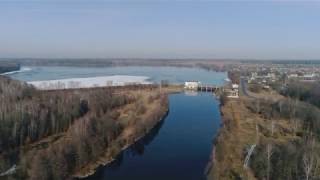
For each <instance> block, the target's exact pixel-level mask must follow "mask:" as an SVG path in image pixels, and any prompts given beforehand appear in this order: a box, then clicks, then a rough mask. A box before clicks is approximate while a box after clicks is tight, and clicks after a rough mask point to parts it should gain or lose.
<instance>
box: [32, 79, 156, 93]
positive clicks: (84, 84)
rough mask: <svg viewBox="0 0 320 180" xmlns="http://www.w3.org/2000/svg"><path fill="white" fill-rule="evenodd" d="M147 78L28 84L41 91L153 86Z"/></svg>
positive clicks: (35, 82)
mask: <svg viewBox="0 0 320 180" xmlns="http://www.w3.org/2000/svg"><path fill="white" fill-rule="evenodd" d="M148 80H149V77H146V76H126V75H114V76H99V77H89V78H69V79H58V80H46V81H29V82H27V83H28V84H31V85H33V86H35V87H36V88H37V89H40V90H53V89H77V88H92V87H105V86H125V85H134V84H151V82H149V81H148Z"/></svg>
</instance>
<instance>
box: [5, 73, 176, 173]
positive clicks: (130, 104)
mask: <svg viewBox="0 0 320 180" xmlns="http://www.w3.org/2000/svg"><path fill="white" fill-rule="evenodd" d="M0 87H1V88H2V90H3V93H4V96H2V101H1V103H6V105H7V107H9V105H10V107H11V106H12V107H13V108H10V111H5V110H1V111H0V112H1V113H2V114H4V115H6V116H1V118H5V119H3V121H5V122H6V121H10V122H12V123H11V124H18V123H19V122H20V121H19V120H20V119H19V118H18V119H13V118H8V119H7V117H11V116H10V114H11V113H12V114H16V111H19V110H21V109H27V108H28V107H29V106H32V107H33V108H34V109H35V110H34V111H28V112H27V113H28V114H30V116H28V118H31V117H34V118H33V119H27V120H28V121H27V122H30V123H35V122H34V121H37V122H38V123H35V124H38V126H36V127H33V129H32V131H31V130H29V131H28V132H30V133H29V134H28V137H25V139H26V140H24V141H23V142H20V145H19V144H18V143H19V142H17V144H18V145H19V146H18V145H17V146H16V147H15V146H14V145H15V144H12V143H11V146H9V145H8V146H6V144H4V145H3V148H1V149H2V151H1V152H0V153H1V154H0V157H2V158H4V159H2V158H1V159H0V163H1V169H0V172H1V173H2V172H6V170H8V169H9V168H10V167H11V166H12V165H13V164H17V166H18V168H17V170H16V172H15V173H14V174H12V175H9V176H10V177H13V178H15V179H49V178H50V177H55V178H56V179H67V178H70V177H72V176H74V177H83V176H87V175H89V174H92V173H93V172H94V171H95V169H96V168H97V167H98V166H100V165H104V164H107V163H108V162H110V161H111V160H112V159H113V158H114V157H116V156H117V155H118V154H119V153H120V152H121V151H122V150H123V149H125V148H126V147H128V146H129V145H131V144H133V143H134V142H136V141H137V139H139V138H140V137H142V136H144V135H145V134H147V133H148V132H149V131H150V130H151V129H152V128H153V127H154V126H155V125H156V124H158V123H159V121H161V120H162V119H163V117H165V116H166V114H167V112H168V97H167V95H168V93H173V92H177V91H181V89H182V88H181V87H180V86H176V87H171V86H168V87H161V88H160V87H157V86H155V85H144V86H138V85H135V86H120V87H108V88H88V89H66V90H51V91H38V90H36V89H34V88H32V87H30V86H26V85H25V84H23V83H20V82H19V81H15V80H10V79H8V78H6V77H2V78H1V79H0ZM12 92H16V93H12ZM22 92H23V93H22ZM15 94H21V98H20V99H19V100H20V101H19V100H16V99H17V98H15V97H16V96H15ZM11 96H13V97H12V99H15V101H12V100H11ZM31 97H32V98H31ZM10 100H11V101H10ZM15 103H20V104H22V105H23V107H22V108H20V109H14V107H18V106H16V105H15ZM40 104H41V107H38V105H40ZM1 107H4V106H1ZM46 108H50V110H46ZM40 110H41V113H38V112H39V111H40ZM46 114H48V115H46ZM31 115H32V116H31ZM39 115H41V117H39V118H38V116H39ZM0 120H2V119H0ZM48 122H49V123H50V124H46V123H48ZM18 125H20V124H18ZM43 125H46V126H43ZM25 126H26V127H29V124H26V125H25ZM30 126H31V124H30ZM3 127H6V128H7V129H8V130H9V131H11V128H14V127H13V126H10V124H4V126H3ZM51 127H54V128H52V130H51V129H50V128H51ZM44 128H47V129H46V130H45V131H44V130H43V129H44ZM29 129H30V128H29ZM38 129H39V130H38ZM3 130H6V129H3V128H0V132H2V131H3ZM13 130H14V129H13ZM31 132H37V133H38V134H36V135H37V136H35V135H34V136H32V135H33V134H35V133H33V134H32V133H31ZM39 132H40V133H42V132H43V134H39ZM11 134H12V133H7V136H9V137H1V138H3V139H4V140H5V139H10V138H11V137H10V135H11ZM30 134H31V135H30ZM31 138H33V139H31ZM4 142H6V141H4ZM11 150H16V151H17V153H16V155H14V154H13V155H14V156H17V155H19V157H17V159H16V160H14V159H10V160H9V159H6V157H9V158H10V152H11ZM8 153H9V154H8ZM6 154H8V155H6ZM2 155H6V156H2ZM66 162H67V163H66Z"/></svg>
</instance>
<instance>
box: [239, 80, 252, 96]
mask: <svg viewBox="0 0 320 180" xmlns="http://www.w3.org/2000/svg"><path fill="white" fill-rule="evenodd" d="M240 86H241V91H242V94H243V95H245V96H247V97H250V98H254V97H253V96H251V95H249V94H248V92H247V82H246V80H245V79H244V78H243V77H240Z"/></svg>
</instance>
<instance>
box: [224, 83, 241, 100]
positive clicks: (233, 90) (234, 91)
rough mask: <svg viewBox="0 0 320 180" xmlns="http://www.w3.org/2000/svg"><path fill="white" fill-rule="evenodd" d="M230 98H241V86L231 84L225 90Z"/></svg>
mask: <svg viewBox="0 0 320 180" xmlns="http://www.w3.org/2000/svg"><path fill="white" fill-rule="evenodd" d="M224 92H225V93H226V94H227V97H228V98H239V85H238V84H231V85H230V86H229V87H227V88H225V89H224Z"/></svg>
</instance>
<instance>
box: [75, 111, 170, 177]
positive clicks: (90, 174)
mask: <svg viewBox="0 0 320 180" xmlns="http://www.w3.org/2000/svg"><path fill="white" fill-rule="evenodd" d="M168 114H169V108H168V109H167V110H166V112H165V114H164V115H163V117H162V118H160V119H159V120H158V121H157V122H156V123H155V125H154V126H152V128H150V129H148V131H147V132H146V133H145V134H143V135H141V136H138V137H137V138H135V140H134V141H133V142H132V143H130V144H126V145H125V146H124V147H123V148H121V151H120V152H119V153H118V154H117V155H116V156H115V157H112V158H111V159H110V160H108V161H106V162H101V163H97V166H96V167H95V168H94V169H92V170H90V172H88V173H86V174H85V175H80V176H72V177H73V178H76V179H84V178H88V177H90V176H92V175H94V174H95V173H96V172H97V169H98V168H100V167H105V166H108V165H109V164H111V163H112V162H114V161H115V160H116V157H117V156H118V155H119V154H120V153H122V152H123V151H125V150H127V149H128V148H130V147H131V146H132V145H134V144H135V143H137V142H138V141H139V140H141V139H142V138H144V137H145V136H146V135H147V134H148V133H150V132H151V131H152V129H153V128H155V127H156V126H157V125H158V124H159V123H161V122H162V121H164V120H165V118H166V117H167V116H168ZM98 161H99V160H98Z"/></svg>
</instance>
